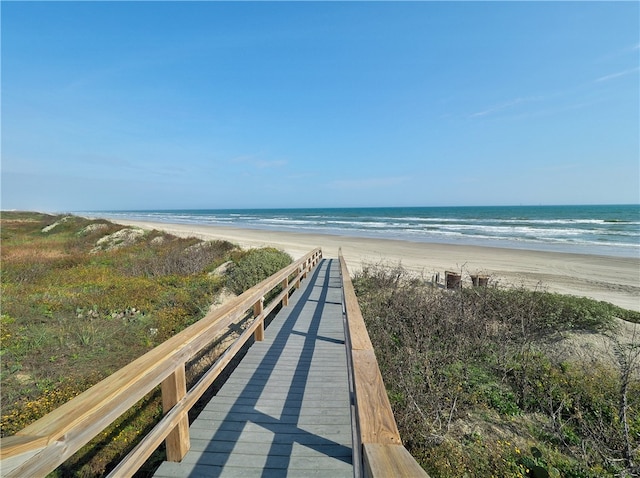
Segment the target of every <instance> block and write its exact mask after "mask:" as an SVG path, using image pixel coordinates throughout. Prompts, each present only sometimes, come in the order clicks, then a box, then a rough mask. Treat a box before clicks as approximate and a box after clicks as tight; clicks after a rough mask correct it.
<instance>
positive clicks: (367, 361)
mask: <svg viewBox="0 0 640 478" xmlns="http://www.w3.org/2000/svg"><path fill="white" fill-rule="evenodd" d="M352 355H353V367H354V370H353V374H354V381H355V393H356V403H357V404H358V407H357V409H358V423H359V424H360V437H361V440H362V443H363V444H365V443H382V444H387V445H399V444H401V443H402V441H401V440H400V433H399V432H398V426H397V425H396V420H395V418H394V416H393V411H392V410H391V404H390V403H389V397H388V396H387V391H386V389H385V388H384V382H383V381H382V375H381V374H380V369H379V368H378V362H377V361H376V356H375V354H374V353H373V350H353V351H352Z"/></svg>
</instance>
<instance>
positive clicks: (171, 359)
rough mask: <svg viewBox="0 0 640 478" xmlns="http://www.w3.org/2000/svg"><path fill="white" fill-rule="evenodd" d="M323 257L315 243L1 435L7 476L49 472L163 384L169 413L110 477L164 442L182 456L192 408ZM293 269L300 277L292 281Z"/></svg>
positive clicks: (175, 457)
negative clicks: (247, 319) (233, 331)
mask: <svg viewBox="0 0 640 478" xmlns="http://www.w3.org/2000/svg"><path fill="white" fill-rule="evenodd" d="M321 258H322V250H321V249H320V248H317V249H314V250H313V251H311V252H309V253H308V254H306V255H305V256H303V257H302V258H300V259H298V260H297V261H295V262H294V263H293V264H291V265H289V266H287V267H285V268H284V269H282V270H280V271H279V272H277V273H276V274H274V275H272V276H271V277H269V278H268V279H265V280H264V281H262V282H261V283H260V284H257V285H256V286H254V287H252V288H250V289H249V290H247V291H246V292H244V293H243V294H242V295H240V296H238V297H236V298H235V299H234V300H233V301H230V302H229V303H228V304H226V305H224V306H223V307H221V308H220V309H217V310H215V311H213V312H209V313H208V314H207V315H205V317H203V318H202V319H200V320H199V321H198V322H196V323H195V324H193V325H191V326H190V327H188V328H187V329H185V330H183V331H182V332H180V333H178V334H176V335H175V336H173V337H172V338H170V339H169V340H167V341H165V342H163V343H162V344H160V345H158V346H157V347H155V348H154V349H152V350H150V351H149V352H147V353H146V354H144V355H143V356H141V357H139V358H138V359H136V360H134V361H133V362H131V363H130V364H129V365H127V366H125V367H123V368H122V369H120V370H118V371H117V372H115V373H114V374H112V375H110V376H109V377H107V378H105V379H104V380H102V381H101V382H99V383H97V384H96V385H94V386H93V387H91V388H89V389H88V390H86V391H85V392H83V393H81V394H80V395H78V396H77V397H75V398H73V399H72V400H70V401H69V402H67V403H65V404H64V405H62V406H60V407H59V408H57V409H55V410H53V411H52V412H51V413H49V414H47V415H45V416H44V417H42V418H40V419H39V420H37V421H35V422H34V423H32V424H30V425H28V426H27V427H25V428H23V429H22V430H20V431H19V432H18V433H16V434H15V435H14V436H10V437H5V438H1V439H0V466H1V469H2V476H3V477H7V478H10V477H23V476H29V477H39V476H43V477H44V476H46V475H47V474H48V473H50V472H51V471H53V470H54V469H55V468H56V467H57V466H59V465H60V464H62V463H64V461H65V460H67V459H68V458H69V457H70V456H71V455H73V454H74V453H75V452H76V451H78V450H79V449H80V448H81V447H83V446H84V445H85V444H87V443H88V442H89V441H90V440H91V439H93V438H94V437H95V436H96V435H98V434H99V433H100V432H101V431H102V430H104V429H105V428H106V427H107V426H109V425H110V424H111V423H113V421H115V420H116V419H117V418H118V417H119V416H121V415H122V414H123V413H124V412H126V411H127V410H128V409H129V408H131V407H132V406H133V405H135V404H136V403H137V402H138V401H139V400H140V399H142V398H143V397H144V396H145V395H147V394H148V393H149V392H151V391H152V390H153V389H154V388H155V387H157V386H158V385H161V389H162V402H163V410H164V413H165V415H164V416H163V418H162V419H161V420H160V422H159V423H158V424H157V425H156V426H155V427H154V428H153V429H152V430H151V432H150V433H149V434H147V435H146V436H145V437H144V438H143V439H142V441H141V442H140V443H139V444H138V445H137V446H136V447H135V448H134V449H133V450H132V451H131V452H130V453H129V455H127V457H125V459H124V460H123V461H122V462H120V463H119V464H118V465H117V467H116V469H114V470H113V471H112V472H111V475H110V476H118V477H121V476H131V475H132V474H133V473H135V472H136V471H137V470H138V469H139V468H140V466H142V464H143V463H144V462H145V460H146V459H147V458H148V457H149V456H150V455H151V454H152V453H153V451H154V450H155V449H156V448H157V447H158V446H159V445H160V444H161V443H162V441H163V440H164V441H165V443H166V448H167V459H168V460H169V461H180V460H181V459H182V458H183V457H184V455H185V454H186V452H187V451H188V449H189V447H190V443H189V427H188V425H189V423H188V416H187V413H188V412H189V410H190V409H191V407H192V406H193V405H194V404H195V403H196V401H197V400H198V399H199V398H200V397H201V396H202V395H203V394H204V392H205V391H206V390H207V388H208V387H209V386H210V385H211V383H213V381H214V380H215V379H216V378H217V377H218V375H219V374H220V372H221V371H222V370H223V369H224V367H225V366H226V365H227V364H228V363H229V362H230V361H231V360H232V359H233V358H234V357H235V355H236V354H237V352H238V351H239V350H240V349H241V348H242V346H243V345H244V344H245V343H246V342H247V340H249V338H250V337H251V334H253V335H254V337H255V339H256V340H262V337H263V334H264V319H265V317H267V316H268V315H269V313H270V312H271V311H273V309H275V308H276V307H277V306H278V304H280V303H282V305H287V303H288V298H289V293H290V291H291V289H293V288H294V287H295V288H298V287H299V286H300V281H301V279H304V278H306V276H307V273H308V272H310V271H311V269H313V267H315V265H316V264H317V263H318V262H319V261H320V259H321ZM293 274H296V277H295V279H294V280H293V281H292V283H289V277H290V276H291V275H293ZM279 285H282V289H283V290H282V292H280V294H279V295H278V296H277V297H275V298H274V299H273V300H271V302H269V304H267V305H266V306H265V305H264V297H265V295H267V294H268V293H269V292H270V291H272V290H273V289H274V288H275V287H277V286H279ZM252 307H253V316H254V320H253V322H251V324H250V326H249V327H247V329H246V330H245V331H244V332H243V333H242V334H241V335H240V336H239V337H238V338H237V339H236V340H235V341H234V343H233V344H232V345H231V346H230V347H229V348H228V349H227V350H226V351H225V352H224V353H223V354H222V355H221V356H220V357H219V358H218V359H217V360H216V362H215V363H214V364H213V366H212V367H211V368H210V369H209V370H208V371H207V372H206V373H205V374H204V376H203V377H201V378H200V380H199V381H198V382H197V383H196V384H195V385H194V386H193V387H191V389H190V390H189V391H187V390H186V380H185V365H186V363H187V362H188V361H189V360H190V359H191V358H192V357H194V356H195V355H196V354H197V353H198V352H200V351H201V350H202V349H203V348H204V347H206V346H207V345H208V344H209V343H210V342H211V340H213V338H214V337H215V336H216V335H217V334H218V333H220V332H222V331H223V330H225V329H226V328H227V327H228V326H229V325H230V324H232V323H233V322H234V321H236V320H238V319H240V318H242V317H243V316H244V315H245V314H246V313H247V311H248V310H249V309H251V308H252Z"/></svg>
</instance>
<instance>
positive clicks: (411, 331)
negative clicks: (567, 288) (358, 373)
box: [354, 266, 640, 478]
mask: <svg viewBox="0 0 640 478" xmlns="http://www.w3.org/2000/svg"><path fill="white" fill-rule="evenodd" d="M354 286H355V288H356V293H357V295H358V301H359V303H360V306H361V309H362V313H363V316H364V319H365V322H366V324H367V330H368V332H369V335H370V337H371V341H372V343H373V345H374V348H375V351H376V357H377V360H378V363H379V366H380V370H381V372H382V375H383V378H384V381H385V386H386V387H387V391H388V396H389V397H390V401H391V405H392V408H393V411H394V415H395V418H396V421H397V423H398V428H399V430H400V433H401V436H402V439H403V441H404V443H405V445H406V446H407V449H408V450H409V451H410V452H411V454H412V455H413V456H414V457H416V459H418V460H419V462H420V463H421V465H422V466H423V467H424V468H425V469H426V470H428V472H429V473H430V475H431V476H433V477H444V476H451V477H453V476H504V477H511V476H513V477H516V476H517V477H531V476H547V475H545V473H548V476H560V475H561V476H575V477H578V476H580V477H589V478H591V477H595V476H611V477H613V476H619V475H621V474H623V473H624V472H625V470H626V471H629V467H631V466H632V465H630V463H631V462H637V461H638V459H639V458H640V452H639V450H640V447H639V445H640V441H639V440H638V437H639V436H640V433H638V430H640V380H638V376H637V374H636V375H633V377H631V375H629V377H628V378H629V385H628V390H627V392H626V396H627V400H626V401H625V402H624V403H626V405H625V407H626V412H627V415H628V419H627V420H628V429H629V431H628V434H627V436H628V439H626V438H625V434H624V428H623V424H622V418H621V408H620V407H621V406H622V405H621V403H622V401H621V393H622V392H621V390H622V388H621V381H622V373H623V370H622V368H621V366H617V365H616V361H615V358H614V357H613V355H612V356H611V357H610V358H611V359H612V360H611V361H609V362H606V361H602V362H598V363H591V362H590V361H589V362H586V361H585V362H576V363H574V362H571V363H558V359H557V358H556V357H555V356H554V355H553V353H551V351H552V350H553V347H551V346H550V345H551V344H552V342H553V341H555V340H558V339H559V338H561V337H562V336H563V335H564V334H562V332H567V331H584V332H589V333H594V334H595V333H606V334H614V333H615V331H614V330H613V324H614V320H613V319H614V317H617V318H622V319H626V320H629V321H635V322H637V321H638V316H639V315H640V314H638V313H637V312H634V311H629V310H624V309H621V308H619V307H616V306H614V305H612V304H608V303H606V302H599V301H595V300H591V299H587V298H579V297H573V296H563V295H560V294H552V293H547V292H540V291H530V290H526V289H524V288H517V289H500V288H497V287H488V288H473V289H470V288H469V289H461V290H456V291H451V290H442V289H438V288H436V287H432V286H431V285H430V284H425V283H424V282H423V281H421V280H418V279H417V278H415V277H411V276H410V275H409V274H408V273H407V272H406V271H404V270H402V269H401V268H400V267H395V268H385V267H380V266H369V267H365V268H364V269H363V271H362V273H361V274H359V275H357V276H356V277H355V278H354ZM633 350H635V349H631V348H630V349H629V352H628V354H627V355H628V357H627V362H628V363H629V364H632V362H633V364H634V366H635V367H636V368H635V370H637V366H638V361H639V360H640V359H638V355H633V353H632V352H633ZM533 437H535V439H534V438H533ZM533 440H536V441H533ZM627 441H628V443H627ZM531 446H533V447H535V449H536V450H544V456H538V455H539V453H537V452H536V455H533V454H532V455H530V456H529V454H527V453H525V451H524V450H527V449H530V448H531ZM626 450H631V454H632V456H630V457H629V456H628V455H629V453H628V452H626ZM625 467H626V468H625Z"/></svg>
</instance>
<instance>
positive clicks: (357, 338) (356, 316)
mask: <svg viewBox="0 0 640 478" xmlns="http://www.w3.org/2000/svg"><path fill="white" fill-rule="evenodd" d="M340 268H341V272H342V283H343V287H344V299H345V309H346V314H347V324H348V326H349V337H350V339H351V348H352V349H353V350H373V345H372V344H371V339H370V338H369V333H368V332H367V327H366V326H365V323H364V319H363V318H362V312H361V311H360V305H359V304H358V298H357V297H356V292H355V290H354V288H353V283H352V282H351V277H349V269H347V263H346V262H345V260H344V258H343V257H342V256H340Z"/></svg>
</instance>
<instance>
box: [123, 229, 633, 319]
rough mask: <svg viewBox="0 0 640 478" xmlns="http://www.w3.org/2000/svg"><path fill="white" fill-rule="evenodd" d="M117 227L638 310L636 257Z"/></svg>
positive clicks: (271, 233) (232, 231)
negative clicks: (319, 255) (472, 278)
mask: <svg viewBox="0 0 640 478" xmlns="http://www.w3.org/2000/svg"><path fill="white" fill-rule="evenodd" d="M118 222H119V223H121V224H126V225H136V226H139V227H142V228H146V229H160V230H164V231H166V232H169V233H171V234H175V235H177V236H183V237H184V236H195V237H199V238H201V239H205V240H212V239H225V240H228V241H230V242H233V243H236V244H239V245H240V246H242V247H245V248H249V247H263V246H272V247H277V248H279V249H282V250H285V251H287V252H288V253H289V254H291V255H292V256H293V257H294V258H298V257H300V256H302V255H304V254H305V253H306V252H308V251H310V250H311V249H313V248H314V247H322V250H323V254H324V256H325V257H329V258H331V257H334V258H335V257H338V249H339V248H342V252H343V255H344V256H345V259H346V260H347V264H348V266H349V270H350V271H351V273H352V274H353V273H354V272H355V271H357V270H359V269H361V267H362V265H363V264H366V263H369V264H371V263H384V264H392V265H396V264H398V263H401V264H402V265H403V266H404V267H405V268H406V269H409V270H411V271H413V272H416V273H422V274H423V275H424V276H425V278H428V279H430V278H431V277H432V276H433V275H434V274H435V273H440V275H441V276H442V275H443V274H444V271H445V270H452V271H461V272H462V274H463V277H465V278H466V279H468V278H469V274H475V273H485V274H487V275H489V276H490V278H491V281H494V282H496V281H497V282H499V283H500V284H504V285H524V286H526V287H539V288H541V289H545V290H549V291H553V292H560V293H563V294H572V295H577V296H585V297H591V298H594V299H597V300H605V301H608V302H611V303H613V304H616V305H619V306H621V307H625V308H628V309H633V310H640V259H637V258H623V257H608V256H595V255H585V254H566V253H557V252H538V251H527V250H520V249H502V248H494V247H480V246H461V245H448V244H432V243H418V242H408V241H397V240H386V239H368V238H358V237H347V236H333V235H324V234H306V233H304V234H303V233H295V232H277V231H265V230H255V229H240V228H229V227H219V226H206V225H195V224H193V225H191V224H189V225H187V224H167V223H153V222H143V221H125V220H119V221H118Z"/></svg>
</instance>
